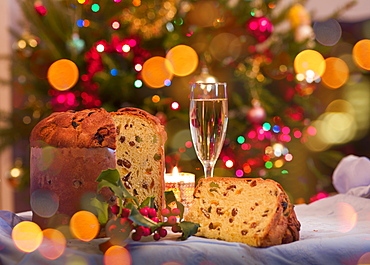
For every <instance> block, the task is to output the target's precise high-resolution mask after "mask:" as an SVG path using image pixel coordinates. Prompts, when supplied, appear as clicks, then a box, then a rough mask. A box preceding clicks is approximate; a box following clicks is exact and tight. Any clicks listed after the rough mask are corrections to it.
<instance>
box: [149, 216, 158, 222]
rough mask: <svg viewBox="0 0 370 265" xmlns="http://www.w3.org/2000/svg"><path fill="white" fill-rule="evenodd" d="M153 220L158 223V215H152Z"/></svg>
mask: <svg viewBox="0 0 370 265" xmlns="http://www.w3.org/2000/svg"><path fill="white" fill-rule="evenodd" d="M151 219H152V220H153V221H154V222H156V223H159V219H158V217H157V216H156V217H153V218H151Z"/></svg>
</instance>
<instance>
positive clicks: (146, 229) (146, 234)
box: [143, 227, 152, 236]
mask: <svg viewBox="0 0 370 265" xmlns="http://www.w3.org/2000/svg"><path fill="white" fill-rule="evenodd" d="M151 233H152V231H150V228H149V227H144V233H143V236H149V235H150V234H151Z"/></svg>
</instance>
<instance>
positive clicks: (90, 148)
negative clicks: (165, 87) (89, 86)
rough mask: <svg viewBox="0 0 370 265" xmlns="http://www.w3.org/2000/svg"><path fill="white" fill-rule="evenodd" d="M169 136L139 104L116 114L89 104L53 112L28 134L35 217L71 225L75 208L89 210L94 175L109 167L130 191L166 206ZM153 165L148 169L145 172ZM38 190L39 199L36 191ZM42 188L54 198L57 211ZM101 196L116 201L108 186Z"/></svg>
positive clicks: (38, 220) (47, 222)
mask: <svg viewBox="0 0 370 265" xmlns="http://www.w3.org/2000/svg"><path fill="white" fill-rule="evenodd" d="M144 126H145V129H143V127H144ZM134 134H135V135H134ZM131 137H133V138H131ZM155 137H157V142H155V143H154V142H153V141H154V140H153V139H154V138H155ZM124 138H126V139H127V142H125V141H123V140H122V139H124ZM165 139H166V133H165V131H164V129H163V126H162V125H160V123H159V121H158V120H157V119H156V118H155V117H154V116H152V115H150V114H149V113H147V112H145V111H142V110H139V109H135V108H126V109H122V110H119V111H117V112H114V113H108V112H107V111H105V110H104V109H87V110H82V111H67V112H56V113H53V114H51V115H50V116H49V117H47V118H45V119H44V120H42V121H40V122H39V123H38V124H37V125H36V126H35V127H34V129H33V131H32V133H31V137H30V145H31V172H30V178H31V179H30V180H31V206H32V211H33V220H34V221H35V222H36V223H38V224H39V225H40V226H41V227H42V228H46V227H50V226H53V227H54V226H57V225H62V224H67V223H68V220H69V218H70V217H71V216H72V215H73V214H74V213H75V212H76V211H78V210H81V209H83V208H84V209H85V207H86V205H82V204H83V201H84V198H88V197H91V196H93V195H94V194H96V190H97V182H96V181H95V180H96V178H97V177H98V176H99V175H100V173H101V172H102V171H103V170H106V169H109V168H111V169H114V168H117V169H118V170H119V171H120V172H121V173H122V175H121V177H122V181H123V182H124V183H126V187H131V189H129V191H130V192H131V193H132V194H134V193H135V192H136V193H137V194H139V195H140V200H141V199H142V198H143V196H155V197H159V199H157V205H158V207H162V204H161V203H160V202H161V200H162V196H163V189H164V185H163V175H164V167H163V159H164V150H163V144H164V141H165ZM126 143H127V146H126V145H125V144H126ZM160 145H162V146H160ZM128 147H131V148H128ZM150 156H152V160H150V159H149V157H150ZM154 156H155V157H154ZM149 160H150V161H149ZM129 163H130V164H131V165H130V166H128V164H129ZM124 168H125V169H127V170H126V171H125V170H123V169H124ZM141 169H143V170H141ZM150 169H151V172H150V174H149V173H148V174H145V172H146V171H145V170H148V171H150ZM130 172H131V174H130ZM149 175H150V176H149ZM145 184H147V186H146V185H145ZM39 191H42V192H41V194H43V196H41V197H40V196H39V198H41V199H39V198H38V196H36V195H37V194H40V192H39ZM44 191H47V194H49V195H50V196H49V197H50V198H53V207H55V206H56V207H57V208H56V209H55V212H54V213H53V212H52V211H51V210H50V209H53V207H50V205H48V203H49V202H48V201H47V200H45V192H44ZM43 192H44V193H43ZM34 195H35V196H34ZM102 195H103V197H105V199H106V200H107V201H108V202H109V201H111V202H112V203H115V197H114V196H113V194H112V193H111V192H110V191H109V189H108V188H104V189H103V190H102ZM86 201H88V199H87V200H86ZM49 204H50V203H49ZM47 209H49V210H47ZM51 223H52V224H53V225H51Z"/></svg>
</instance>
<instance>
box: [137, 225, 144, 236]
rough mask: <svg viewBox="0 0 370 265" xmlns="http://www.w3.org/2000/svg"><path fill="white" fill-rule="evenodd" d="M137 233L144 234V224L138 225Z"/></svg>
mask: <svg viewBox="0 0 370 265" xmlns="http://www.w3.org/2000/svg"><path fill="white" fill-rule="evenodd" d="M136 233H138V234H139V235H141V236H143V235H144V226H138V227H136Z"/></svg>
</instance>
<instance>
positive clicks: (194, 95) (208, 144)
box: [189, 83, 228, 178]
mask: <svg viewBox="0 0 370 265" xmlns="http://www.w3.org/2000/svg"><path fill="white" fill-rule="evenodd" d="M190 88H191V91H190V109H189V117H190V131H191V137H192V140H193V144H194V149H195V152H196V153H197V156H198V158H199V160H200V162H201V163H202V165H203V168H204V177H205V178H208V177H213V170H214V166H215V164H216V161H217V159H218V156H219V155H220V152H221V149H222V146H223V143H224V141H225V134H226V128H227V122H228V104H227V92H226V83H190Z"/></svg>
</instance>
